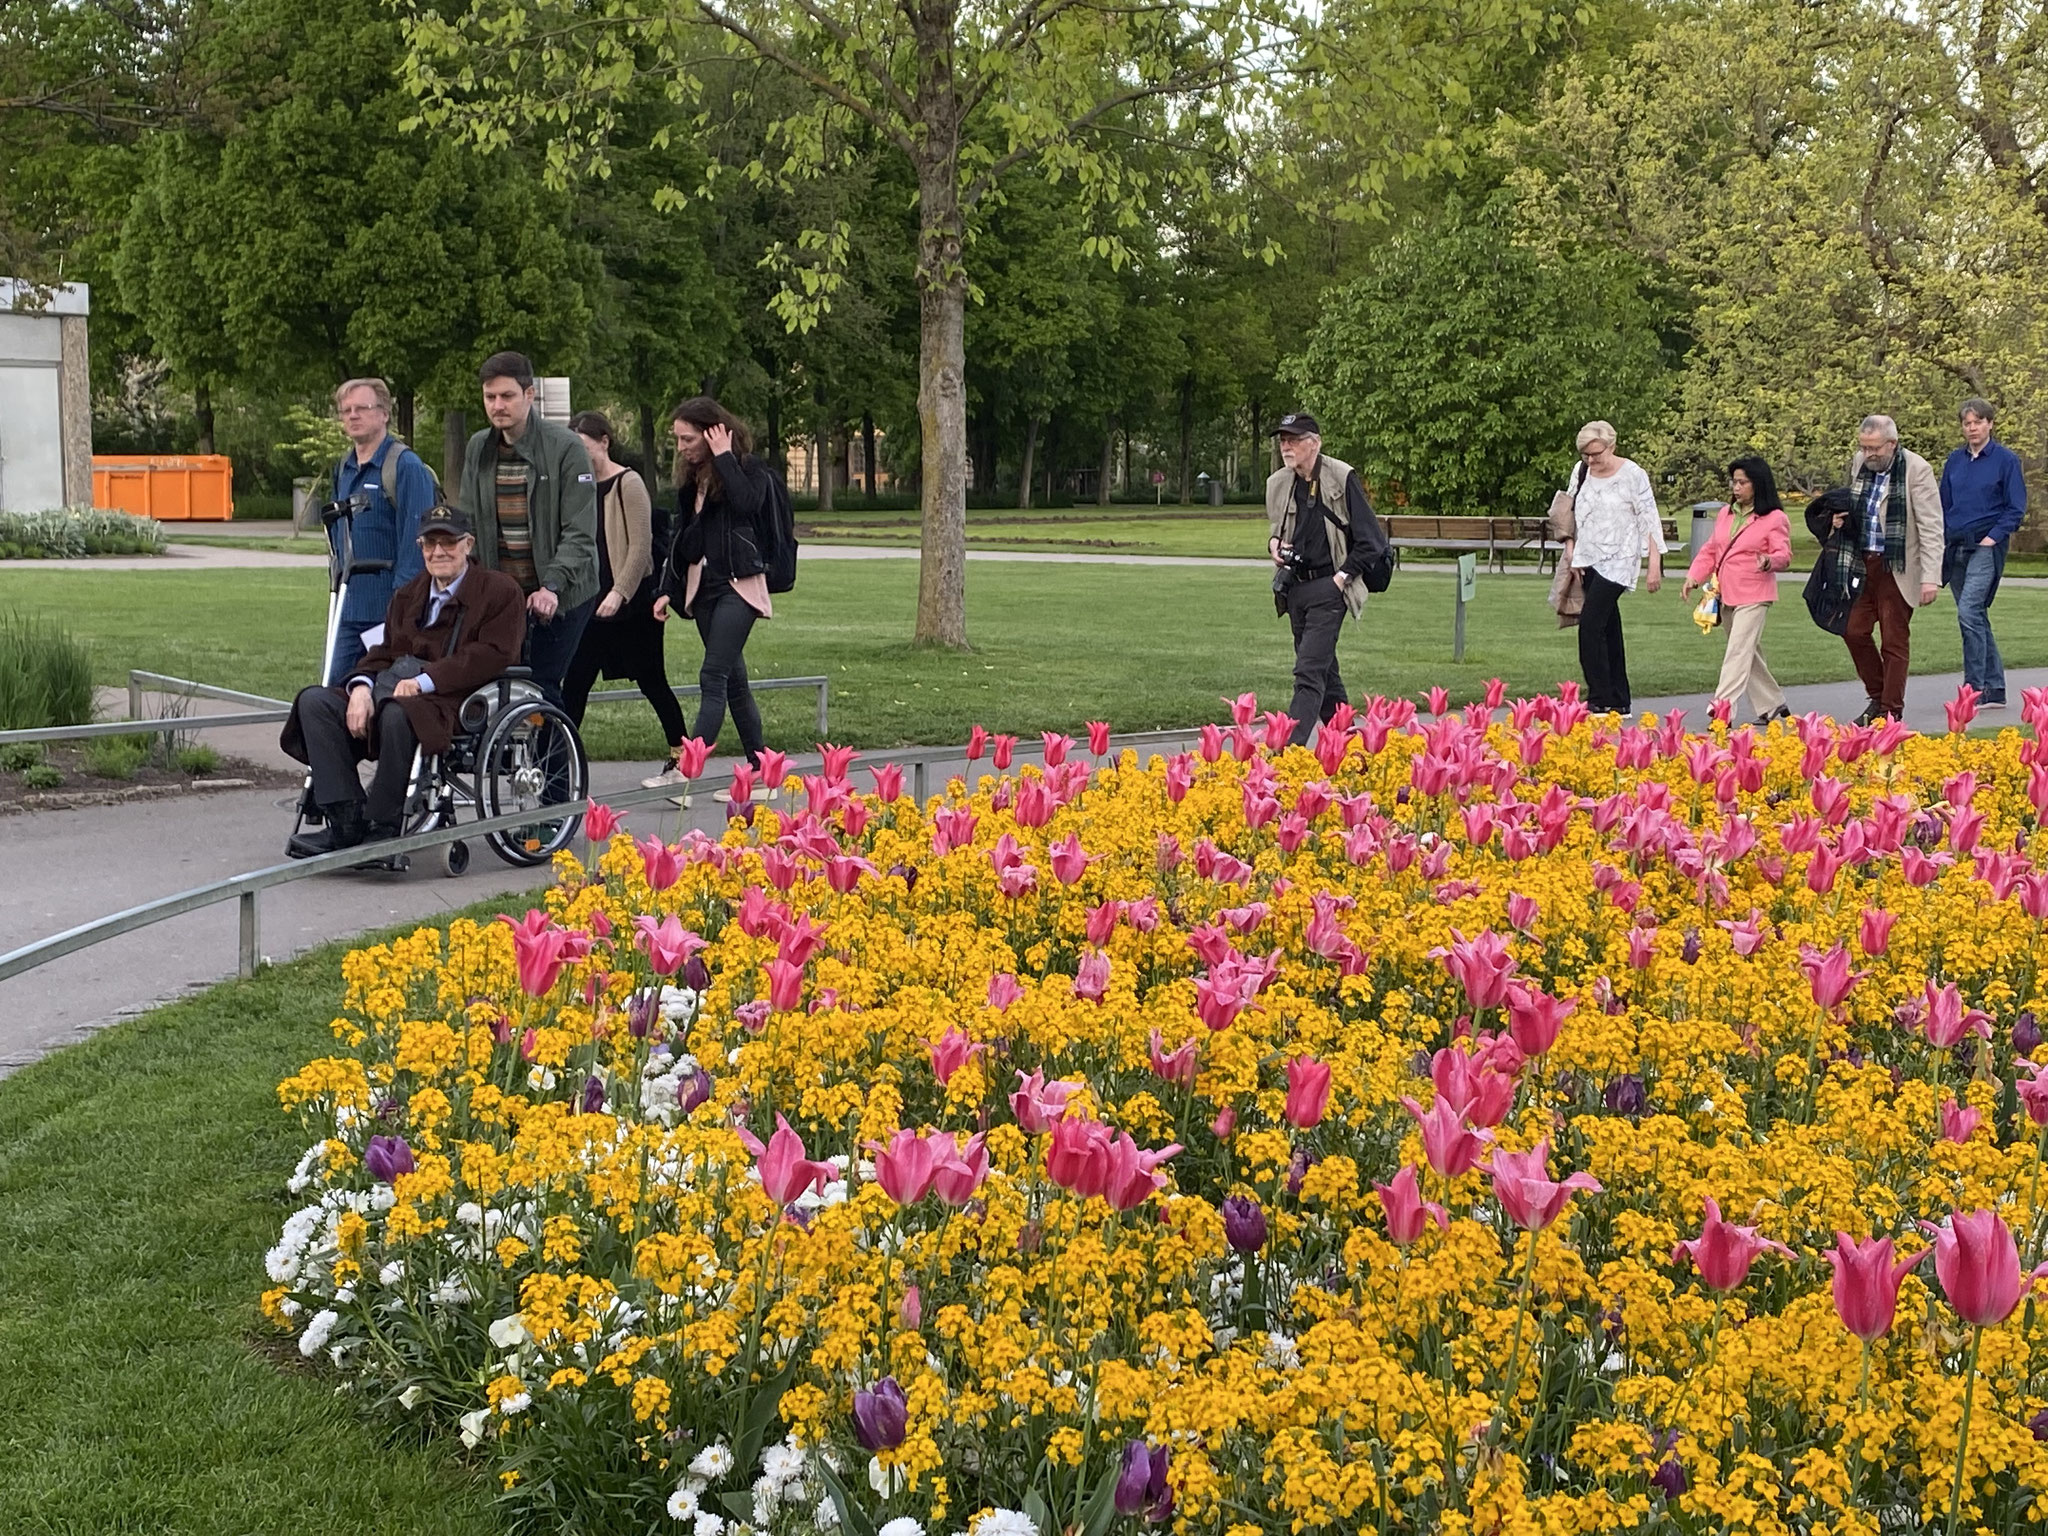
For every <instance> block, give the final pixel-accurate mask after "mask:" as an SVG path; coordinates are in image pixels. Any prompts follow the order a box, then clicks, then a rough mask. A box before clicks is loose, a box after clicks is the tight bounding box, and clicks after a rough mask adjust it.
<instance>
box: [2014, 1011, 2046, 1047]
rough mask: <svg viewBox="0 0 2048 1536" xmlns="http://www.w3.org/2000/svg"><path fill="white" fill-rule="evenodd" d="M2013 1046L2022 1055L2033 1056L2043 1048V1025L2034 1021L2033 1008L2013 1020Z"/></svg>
mask: <svg viewBox="0 0 2048 1536" xmlns="http://www.w3.org/2000/svg"><path fill="white" fill-rule="evenodd" d="M2012 1048H2013V1050H2014V1051H2016V1052H2017V1053H2018V1054H2019V1055H2022V1056H2031V1055H2033V1054H2034V1052H2036V1051H2038V1050H2039V1049H2040V1048H2041V1026H2040V1025H2039V1024H2036V1023H2035V1022H2034V1010H2033V1009H2031V1008H2029V1009H2028V1010H2027V1011H2026V1012H2025V1013H2022V1014H2021V1015H2020V1016H2019V1017H2018V1018H2016V1019H2014V1020H2013V1021H2012Z"/></svg>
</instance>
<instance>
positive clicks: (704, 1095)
mask: <svg viewBox="0 0 2048 1536" xmlns="http://www.w3.org/2000/svg"><path fill="white" fill-rule="evenodd" d="M710 1098H711V1074H710V1073H709V1072H706V1071H705V1070H704V1069H703V1068H701V1067H699V1068H698V1069H697V1070H696V1071H695V1072H692V1073H691V1074H690V1075H689V1076H688V1077H686V1078H684V1079H683V1080H682V1082H681V1083H679V1084H677V1085H676V1113H677V1114H679V1115H683V1116H687V1115H689V1113H690V1112H691V1111H692V1110H694V1109H695V1108H696V1107H697V1106H698V1105H699V1104H703V1103H706V1102H707V1101H709V1099H710Z"/></svg>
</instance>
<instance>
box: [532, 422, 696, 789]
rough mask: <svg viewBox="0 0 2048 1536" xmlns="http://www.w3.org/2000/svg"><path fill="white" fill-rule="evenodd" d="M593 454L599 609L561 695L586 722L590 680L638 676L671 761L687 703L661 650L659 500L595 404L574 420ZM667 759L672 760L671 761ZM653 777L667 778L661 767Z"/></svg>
mask: <svg viewBox="0 0 2048 1536" xmlns="http://www.w3.org/2000/svg"><path fill="white" fill-rule="evenodd" d="M569 426H570V428H571V429H572V430H573V431H574V432H575V433H576V435H577V436H578V437H580V438H582V439H583V446H584V448H585V449H586V450H587V451H588V452H589V454H590V468H591V471H592V473H594V474H595V475H596V476H597V511H598V516H597V575H598V593H599V597H598V603H597V611H596V612H595V613H593V614H592V615H591V616H590V623H589V625H588V626H587V627H586V628H585V629H584V631H583V643H582V644H581V645H580V646H578V647H577V649H576V659H575V660H574V661H572V662H571V663H570V664H569V672H568V675H567V676H566V677H564V678H563V679H562V701H563V704H564V705H565V706H566V708H567V709H568V711H569V718H570V719H571V720H574V721H575V722H576V724H577V726H578V727H579V728H580V727H581V726H582V724H583V711H584V709H585V708H586V707H587V706H588V704H589V702H590V687H591V684H592V683H594V682H596V681H597V679H598V677H599V676H600V675H602V676H604V677H608V678H631V679H632V681H633V683H634V685H635V686H636V687H638V688H639V690H640V691H641V693H643V694H645V695H646V696H647V702H648V703H650V704H652V705H653V706H654V712H655V714H656V715H658V716H660V718H661V731H662V735H663V736H664V737H666V738H667V740H668V750H669V759H670V764H673V761H674V758H675V750H676V748H677V747H678V746H680V745H681V744H682V741H683V738H684V737H685V736H686V735H687V734H688V732H687V730H686V729H685V728H684V725H683V709H682V706H681V705H680V704H678V703H677V702H676V691H675V689H674V688H673V687H671V686H670V684H669V680H668V668H667V666H666V665H665V664H664V657H663V654H662V627H661V624H660V622H659V621H658V620H657V619H656V618H655V617H654V582H653V580H652V578H653V575H654V567H655V563H656V561H657V560H658V559H659V557H660V552H659V551H657V550H656V549H655V547H654V516H653V507H652V505H651V503H650V502H649V501H648V497H647V483H646V482H645V481H644V480H642V479H641V478H640V477H639V476H638V475H637V474H635V473H634V472H633V471H632V470H630V469H628V468H626V467H625V465H623V464H620V463H618V462H617V461H616V460H614V459H613V458H612V425H611V423H610V422H609V421H607V420H606V419H605V418H604V417H603V416H602V415H601V414H599V413H598V412H596V411H582V412H579V413H578V414H577V415H576V417H575V419H573V420H572V421H571V422H570V423H569ZM666 766H667V765H665V767H666ZM647 782H648V783H649V784H650V785H653V784H658V783H666V782H668V779H667V776H666V773H660V774H656V775H655V776H654V778H652V779H650V780H648V781H647Z"/></svg>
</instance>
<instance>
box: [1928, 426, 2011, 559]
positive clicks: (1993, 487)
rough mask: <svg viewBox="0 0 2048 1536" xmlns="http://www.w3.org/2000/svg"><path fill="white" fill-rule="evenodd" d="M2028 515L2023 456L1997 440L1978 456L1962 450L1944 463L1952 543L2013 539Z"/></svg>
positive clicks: (1944, 512)
mask: <svg viewBox="0 0 2048 1536" xmlns="http://www.w3.org/2000/svg"><path fill="white" fill-rule="evenodd" d="M2026 515H2027V480H2026V476H2025V475H2024V474H2022V473H2021V471H2020V456H2019V455H2018V454H2016V453H2014V452H2013V451H2012V450H2011V449H2010V448H2008V447H2006V446H2005V444H2003V443H2001V442H1999V441H1998V440H1997V439H1996V438H1994V439H1992V441H1990V442H1988V443H1986V444H1985V445H1984V451H1983V452H1982V453H1980V454H1978V455H1977V456H1976V457H1975V458H1974V459H1973V458H1971V457H1970V450H1969V449H1968V448H1958V449H1957V450H1956V451H1955V452H1954V453H1952V454H1950V455H1949V456H1948V462H1947V463H1946V464H1944V465H1942V466H1941V521H1942V525H1943V529H1944V531H1945V532H1946V534H1947V536H1948V541H1949V542H1950V543H1951V544H1954V543H1957V542H1959V541H1961V540H1965V539H1967V540H1969V541H1970V542H1971V543H1975V542H1976V541H1977V540H1979V539H1982V538H1985V537H1987V536H1989V537H1990V538H1992V539H1994V540H1996V541H1997V542H1998V543H2001V544H2002V543H2004V542H2005V541H2006V540H2007V539H2009V538H2011V537H2012V536H2013V534H2014V533H2015V532H2016V531H2017V530H2018V528H2019V526H2020V520H2021V519H2022V518H2024V517H2025V516H2026Z"/></svg>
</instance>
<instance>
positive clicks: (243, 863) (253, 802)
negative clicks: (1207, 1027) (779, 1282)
mask: <svg viewBox="0 0 2048 1536" xmlns="http://www.w3.org/2000/svg"><path fill="white" fill-rule="evenodd" d="M1960 682H1961V678H1960V677H1958V676H1956V675H1953V674H1951V675H1948V676H1928V677H1916V678H1914V679H1913V680H1912V682H1911V684H1910V686H1909V687H1908V688H1907V692H1906V715H1907V720H1908V723H1909V724H1911V725H1912V726H1914V727H1915V728H1916V729H1918V730H1921V731H1926V732H1938V731H1941V730H1943V729H1944V728H1945V720H1944V716H1943V711H1942V706H1943V705H1944V704H1945V703H1946V702H1947V701H1948V700H1949V699H1951V698H1953V697H1954V696H1955V692H1956V688H1957V686H1958V685H1959V684H1960ZM2007 682H2008V687H2009V690H2010V694H2011V697H2012V699H2013V701H2014V707H2013V708H2011V709H2009V710H2006V711H2002V712H1995V713H1987V714H1984V715H1982V716H1980V717H1979V722H1980V723H1981V724H1994V725H1995V724H2005V723H2010V724H2013V725H2015V726H2016V725H2018V724H2019V710H2018V700H2019V697H2020V690H2021V689H2022V688H2029V687H2040V686H2044V685H2048V668H2023V669H2013V670H2011V671H2010V672H2008V674H2007ZM1787 693H1788V697H1789V699H1790V702H1791V705H1792V708H1793V710H1794V711H1795V712H1796V713H1800V714H1804V713H1806V712H1808V711H1810V710H1812V711H1819V712H1821V713H1825V714H1830V715H1833V716H1834V717H1835V718H1837V719H1847V718H1850V717H1852V716H1854V715H1855V714H1856V713H1857V712H1858V711H1859V710H1861V708H1862V707H1863V693H1862V689H1861V688H1860V687H1858V686H1857V685H1856V684H1855V683H1853V682H1852V683H1822V684H1814V685H1809V686H1803V687H1794V688H1791V689H1788V690H1787ZM1708 704H1709V700H1708V698H1707V696H1705V695H1701V694H1695V695H1688V696H1685V697H1679V698H1656V699H1652V698H1643V699H1638V700H1636V707H1637V708H1638V709H1639V710H1644V711H1656V712H1657V713H1660V714H1662V713H1667V712H1669V711H1670V710H1672V709H1674V708H1682V709H1685V710H1686V711H1688V714H1689V717H1690V721H1689V723H1691V724H1692V725H1694V726H1698V725H1701V724H1704V723H1705V721H1706V719H1707V711H1708ZM1191 734H1192V733H1191ZM793 766H794V767H795V769H796V771H798V772H806V771H814V769H815V759H814V758H800V759H796V760H794V763H793ZM966 767H967V765H966V763H965V761H964V759H963V760H956V761H954V762H951V763H939V764H934V765H933V766H932V770H931V772H932V777H931V783H932V785H933V786H934V787H937V786H939V785H942V784H944V782H945V780H946V778H947V777H948V776H949V775H952V774H958V773H963V772H965V771H966ZM982 767H983V771H987V769H986V763H985V762H984V763H983V765H982ZM647 771H648V769H647V766H646V765H645V764H641V763H595V764H592V766H591V787H592V790H593V792H594V793H595V794H596V795H598V796H599V797H600V798H601V797H603V796H604V795H606V794H616V793H618V792H620V791H621V790H623V789H627V788H631V787H633V786H634V785H636V784H637V783H638V782H639V780H640V778H641V777H642V776H643V775H644V774H645V773H646V772H647ZM295 797H296V792H295V791H292V790H279V789H268V790H265V789H250V790H234V791H224V792H221V793H218V794H213V795H205V796H197V797H194V798H192V799H190V800H183V801H176V802H164V801H158V802H144V803H131V804H126V805H114V806H102V807H93V808H89V809H83V810H75V811H51V812H41V813H36V814H29V815H14V816H4V817H0V869H4V870H5V871H7V873H8V874H9V875H10V876H11V877H12V878H9V879H7V880H4V881H0V952H4V951H6V950H9V949H13V948H15V947H17V946H19V945H22V944H27V943H31V942H33V941H34V940H36V939H39V938H45V937H48V936H49V935H51V934H53V933H58V932H61V931H63V930H64V929H66V928H70V927H73V926H75V925H76V924H79V923H83V922H89V921H91V920H92V919H94V918H97V917H103V916H105V915H107V914H108V913H111V912H115V911H119V910H121V909H123V908H125V907H130V906H134V905H136V904H138V903H140V902H144V901H149V900H152V899H155V898H157V897H161V896H169V895H174V894H176V893H177V892H179V891H183V890H189V889H191V888H192V887H194V886H198V885H204V884H207V883H208V882H210V881H214V880H221V879H226V878H227V877H229V876H231V875H236V874H240V873H243V872H245V871H248V870H252V869H260V868H263V867H265V866H268V865H271V864H274V863H276V862H278V860H279V858H280V857H281V855H282V852H283V842H284V837H285V833H286V831H287V829H288V828H289V826H290V824H291V814H292V804H293V801H294V799H295ZM695 799H696V803H695V805H693V806H692V807H691V809H690V810H689V811H687V812H682V811H677V810H673V809H670V810H668V811H667V812H666V814H665V815H658V814H657V813H656V812H655V811H654V810H653V809H652V808H647V807H643V808H641V809H639V810H636V811H634V812H632V813H631V815H630V816H629V818H628V825H629V827H630V829H631V830H633V831H634V832H636V833H638V834H640V835H642V836H646V835H649V834H650V833H652V832H654V831H656V830H659V831H660V832H661V833H662V834H663V835H664V836H666V837H668V838H670V839H671V840H673V839H674V838H675V837H677V836H679V835H680V833H681V831H682V829H683V827H684V826H686V825H695V826H702V827H707V828H709V827H714V826H716V825H718V824H720V823H721V822H722V819H723V816H724V807H723V806H721V805H719V804H718V803H716V802H715V801H713V800H712V799H711V798H710V796H708V795H700V796H697V797H695ZM544 883H545V875H544V873H538V872H536V871H532V870H524V869H513V868H511V867H510V866H508V865H505V864H502V863H500V862H499V860H498V859H497V857H496V856H495V855H494V854H492V853H491V852H490V851H489V850H488V849H486V848H484V847H482V846H480V845H479V846H476V847H474V848H473V849H472V854H471V859H470V866H469V870H468V872H467V873H466V874H465V875H463V876H462V877H461V878H459V879H454V880H451V879H448V878H446V877H445V876H442V875H439V874H437V873H434V872H432V871H431V870H428V869H425V868H416V869H415V870H414V871H413V872H411V873H409V874H405V875H385V874H377V873H356V874H348V875H330V876H324V877H321V878H317V879H308V880H302V881H297V882H294V883H292V884H290V885H286V886H283V887H280V888H278V889H276V890H273V891H269V892H266V893H265V894H264V896H263V897H262V909H261V911H262V919H261V920H262V927H261V949H262V953H263V955H264V956H265V957H266V958H267V959H270V960H280V961H281V960H285V959H288V958H290V957H291V956H293V955H296V954H299V953H302V952H303V951H305V950H307V949H309V948H312V947H313V946H315V945H317V944H321V943H324V942H326V941H327V940H329V939H334V938H340V937H346V936H349V935H352V934H357V933H361V932H364V931H366V930H368V929H372V928H381V927H386V926H389V925H392V924H396V923H404V922H413V921H430V920H432V919H433V918H435V917H438V916H440V915H441V914H443V913H445V912H448V911H451V910H453V909H455V908H458V907H462V906H466V905H468V904H470V903H471V902H475V901H479V900H482V899H484V898H485V897H504V898H506V900H507V905H516V902H517V898H518V897H520V895H521V894H522V893H526V892H530V891H532V890H534V889H536V888H537V887H539V886H540V885H542V884H544ZM236 942H237V927H236V909H235V906H234V904H233V903H222V904H219V905H216V906H214V907H212V908H209V909H207V910H204V911H200V912H195V913H190V914H188V915H186V916H184V917H180V918H174V919H172V920H170V921H169V922H165V923H159V924H156V925H155V926H153V927H150V928H146V929H144V930H142V931H141V932H139V933H134V934H129V935H127V936H125V937H123V938H119V939H114V940H110V941H108V942H107V943H105V944H101V945H96V946H95V947H93V948H91V949H88V950H85V951H83V952H81V953H79V954H75V955H70V956H67V957H65V958H64V959H62V960H58V961H54V962H52V963H51V964H49V965H46V966H43V967H41V968H40V969H38V970H35V971H31V972H29V973H28V974H26V975H24V976H18V977H15V978H14V979H13V980H11V981H5V982H0V1075H4V1074H5V1073H6V1072H8V1071H9V1070H11V1069H13V1068H14V1067H18V1066H21V1065H23V1064H25V1063H26V1062H29V1061H33V1060H34V1059H35V1058H36V1057H38V1056H40V1055H43V1054H44V1053H45V1052H48V1051H51V1050H54V1049H56V1048H57V1047H59V1046H62V1045H65V1044H68V1043H70V1042H72V1041H74V1040H77V1039H80V1038H82V1037H83V1036H84V1035H86V1034H88V1033H90V1032H91V1031H92V1030H93V1029H95V1028H98V1027H101V1026H103V1025H105V1024H107V1023H111V1022H113V1021H114V1020H115V1019H118V1018H122V1017H126V1016H128V1015H130V1014H133V1013H137V1012H140V1011H142V1010H143V1009H146V1008H148V1007H150V1006H152V1005H153V1004H156V1003H159V1002H163V1001H167V1000H169V999H172V998H176V997H179V996H182V995H185V994H187V993H189V992H191V991H193V990H195V989H197V988H201V987H205V986H208V985H211V984H212V983H214V982H216V981H219V980H221V979H222V978H224V977H227V976H231V975H232V974H234V969H235V963H236Z"/></svg>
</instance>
